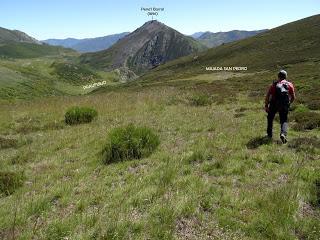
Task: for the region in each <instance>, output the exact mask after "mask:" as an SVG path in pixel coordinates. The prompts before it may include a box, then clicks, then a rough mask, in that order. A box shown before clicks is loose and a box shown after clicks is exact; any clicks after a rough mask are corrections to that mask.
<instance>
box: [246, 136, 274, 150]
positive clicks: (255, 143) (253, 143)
mask: <svg viewBox="0 0 320 240" xmlns="http://www.w3.org/2000/svg"><path fill="white" fill-rule="evenodd" d="M271 143H272V139H270V138H268V137H256V138H253V139H251V140H250V141H249V142H248V143H247V145H246V146H247V148H248V149H256V148H258V147H260V146H261V145H268V144H271Z"/></svg>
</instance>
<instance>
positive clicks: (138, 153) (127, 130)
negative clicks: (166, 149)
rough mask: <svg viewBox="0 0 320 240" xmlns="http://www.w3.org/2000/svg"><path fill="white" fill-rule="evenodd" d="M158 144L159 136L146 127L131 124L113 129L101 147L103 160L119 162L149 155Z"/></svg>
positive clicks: (105, 161)
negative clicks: (104, 144)
mask: <svg viewBox="0 0 320 240" xmlns="http://www.w3.org/2000/svg"><path fill="white" fill-rule="evenodd" d="M159 144H160V140H159V137H158V136H157V135H156V134H155V133H154V132H153V131H152V130H151V129H149V128H147V127H136V126H134V125H132V124H130V125H128V126H126V127H119V128H115V129H113V130H112V131H111V132H110V134H109V138H108V142H107V144H106V146H105V148H104V149H103V162H104V163H111V162H120V161H124V160H130V159H140V158H143V157H147V156H149V155H150V154H151V153H152V152H153V151H154V150H155V149H156V148H157V146H158V145H159Z"/></svg>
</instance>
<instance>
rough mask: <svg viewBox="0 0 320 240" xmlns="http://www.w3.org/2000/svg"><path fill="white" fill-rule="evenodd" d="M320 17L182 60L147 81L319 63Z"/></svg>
mask: <svg viewBox="0 0 320 240" xmlns="http://www.w3.org/2000/svg"><path fill="white" fill-rule="evenodd" d="M319 38H320V15H316V16H313V17H309V18H306V19H303V20H299V21H297V22H293V23H289V24H286V25H283V26H281V27H278V28H275V29H272V30H270V31H267V32H265V33H262V34H259V35H258V36H254V37H251V38H248V39H244V40H241V41H237V42H233V43H228V44H225V45H223V46H219V47H217V48H213V49H209V50H208V51H206V52H203V53H201V54H199V55H198V58H197V59H194V57H193V56H189V57H184V58H180V59H178V60H176V61H172V62H170V63H167V64H165V65H163V66H160V67H158V68H156V69H155V70H154V71H151V72H149V73H148V74H146V75H145V77H144V79H148V80H152V81H154V80H157V81H159V80H161V81H163V80H166V79H177V78H182V77H190V76H192V75H198V74H202V73H204V72H205V68H206V67H211V66H247V67H248V70H249V71H251V72H256V71H259V70H273V71H277V70H278V69H279V68H280V67H285V66H286V65H287V64H295V63H300V62H304V61H310V62H318V61H319V56H320V42H319V41H318V39H319Z"/></svg>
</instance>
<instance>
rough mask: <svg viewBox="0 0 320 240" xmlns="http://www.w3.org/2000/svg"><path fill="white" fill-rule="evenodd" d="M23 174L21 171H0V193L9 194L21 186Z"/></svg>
mask: <svg viewBox="0 0 320 240" xmlns="http://www.w3.org/2000/svg"><path fill="white" fill-rule="evenodd" d="M23 181H24V174H23V173H21V172H11V171H0V194H4V195H10V194H12V193H13V192H14V191H15V190H16V189H17V188H19V187H21V186H22V184H23Z"/></svg>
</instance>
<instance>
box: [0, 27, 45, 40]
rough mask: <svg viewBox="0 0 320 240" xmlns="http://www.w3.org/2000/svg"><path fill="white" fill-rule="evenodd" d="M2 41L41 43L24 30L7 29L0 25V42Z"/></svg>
mask: <svg viewBox="0 0 320 240" xmlns="http://www.w3.org/2000/svg"><path fill="white" fill-rule="evenodd" d="M4 42H24V43H34V44H42V43H41V42H40V41H38V40H37V39H35V38H33V37H30V36H29V35H27V34H26V33H24V32H21V31H18V30H9V29H6V28H2V27H0V43H4Z"/></svg>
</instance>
